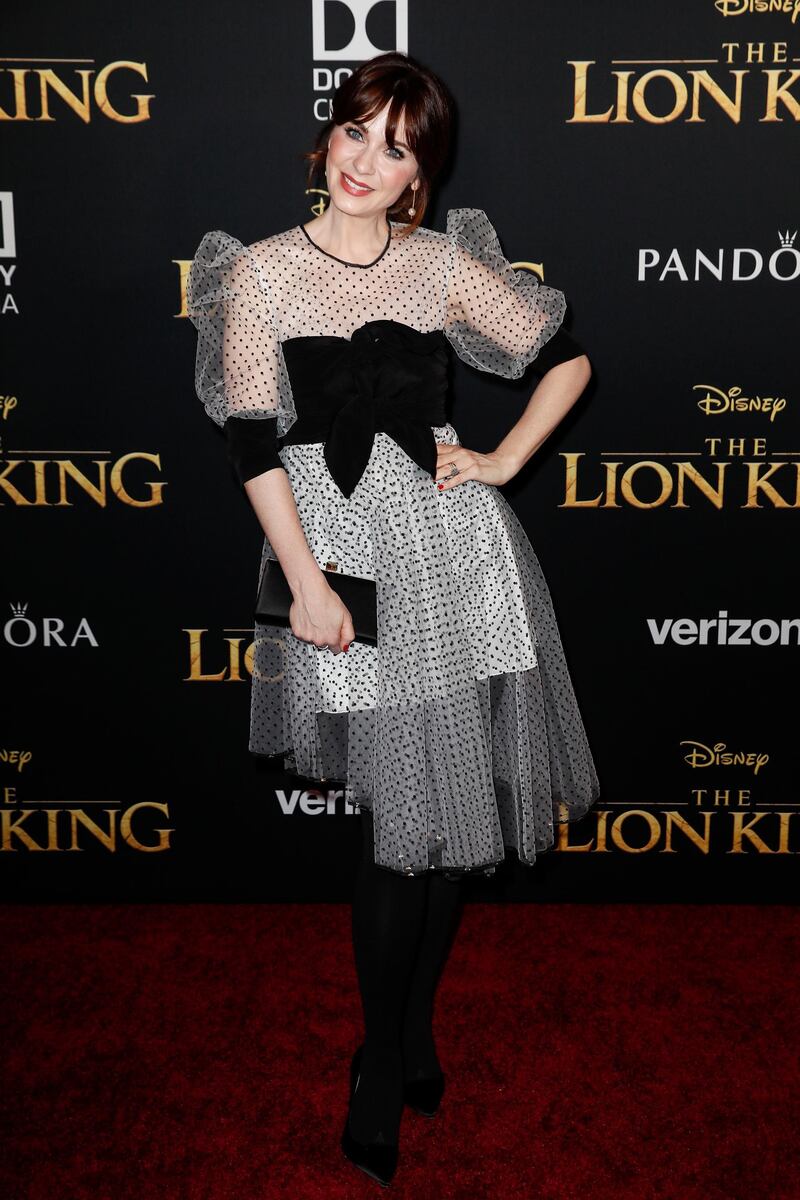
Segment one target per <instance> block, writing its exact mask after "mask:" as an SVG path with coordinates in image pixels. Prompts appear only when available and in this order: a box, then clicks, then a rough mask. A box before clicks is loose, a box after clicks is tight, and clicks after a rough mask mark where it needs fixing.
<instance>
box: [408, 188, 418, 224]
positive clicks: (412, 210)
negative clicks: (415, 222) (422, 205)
mask: <svg viewBox="0 0 800 1200" xmlns="http://www.w3.org/2000/svg"><path fill="white" fill-rule="evenodd" d="M411 190H412V191H413V192H415V191H416V190H417V185H416V184H415V183H412V185H411ZM416 211H417V210H416V208H414V206H413V205H412V207H411V208H410V209H409V210H408V215H409V216H410V217H413V215H414V213H415V212H416Z"/></svg>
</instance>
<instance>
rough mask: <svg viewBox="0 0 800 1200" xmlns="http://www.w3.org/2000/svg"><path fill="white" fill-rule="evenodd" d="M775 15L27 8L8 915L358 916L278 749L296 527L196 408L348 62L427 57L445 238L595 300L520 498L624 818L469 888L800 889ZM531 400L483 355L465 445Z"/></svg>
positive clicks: (10, 495) (518, 487)
mask: <svg viewBox="0 0 800 1200" xmlns="http://www.w3.org/2000/svg"><path fill="white" fill-rule="evenodd" d="M748 7H749V6H748V5H745V4H740V3H731V4H728V5H726V4H724V3H723V4H715V3H713V0H677V2H676V3H673V4H672V5H670V6H669V7H668V8H666V9H665V8H647V7H646V6H644V7H643V6H642V5H640V4H636V3H633V2H632V0H626V2H625V3H622V2H619V0H617V2H616V3H613V4H612V3H599V4H592V5H588V4H586V3H578V2H577V0H558V2H556V0H547V2H544V0H537V2H535V3H531V2H530V0H513V2H507V3H504V4H500V5H493V6H491V8H487V7H486V6H485V5H483V4H479V3H476V2H474V0H469V2H465V0H458V2H456V0H438V2H437V4H436V5H430V4H418V3H416V2H413V0H412V2H411V3H410V4H409V5H408V6H406V5H405V4H397V5H394V4H389V3H386V4H378V5H375V6H373V7H372V9H370V10H369V11H367V10H368V8H369V6H368V5H358V4H355V3H352V4H350V5H347V4H324V3H320V4H313V5H312V4H309V3H297V4H276V3H258V4H257V3H246V2H244V0H236V2H229V3H227V4H225V5H220V4H216V3H210V2H209V0H202V2H197V3H195V4H193V5H191V6H188V5H181V4H164V3H158V4H156V3H152V2H144V3H143V2H141V0H140V3H139V4H138V5H137V6H136V7H135V9H134V10H132V11H130V12H127V13H126V14H124V15H123V14H121V13H120V12H118V11H115V10H114V9H113V8H112V9H109V7H108V5H102V4H100V3H81V4H76V5H69V6H60V5H55V4H52V3H51V4H48V5H39V6H36V9H35V11H34V10H33V9H29V10H28V11H23V10H22V9H21V7H20V6H18V11H17V12H16V13H15V14H14V15H13V16H12V17H11V18H10V19H9V18H8V16H7V18H6V30H5V38H4V49H3V52H2V55H0V57H1V58H2V62H1V63H0V67H2V71H0V109H2V117H1V118H0V136H1V137H2V139H3V143H4V154H3V162H4V166H3V168H2V175H1V176H0V192H2V214H3V225H2V234H3V243H2V251H0V284H1V285H2V329H3V334H4V339H3V343H4V351H3V358H2V379H0V395H1V396H2V399H0V438H1V439H2V442H1V449H2V460H3V461H2V464H1V465H0V471H2V476H1V477H0V519H2V530H3V534H2V536H3V543H2V544H3V561H4V567H5V572H4V578H5V587H4V593H5V595H4V599H3V604H4V605H5V613H4V616H3V622H2V627H3V633H4V636H3V639H2V641H1V642H0V647H1V648H2V681H3V688H2V690H3V701H4V711H3V720H2V737H0V788H1V789H2V791H1V793H0V799H2V805H1V806H0V811H1V812H2V821H3V843H2V853H1V854H0V870H2V876H1V878H2V881H3V895H4V897H5V898H6V899H8V900H13V899H20V900H37V899H41V900H64V899H100V900H103V899H108V900H115V899H127V898H130V899H151V898H152V899H186V900H189V899H196V900H236V899H264V900H311V899H315V900H342V899H345V898H346V897H348V896H349V890H350V884H351V878H352V870H353V865H354V862H355V858H356V853H357V821H358V818H357V817H354V815H353V814H351V813H348V812H346V811H344V810H343V808H342V801H341V798H340V797H338V796H337V795H336V793H335V789H332V790H331V792H330V793H319V792H315V791H314V790H313V787H312V785H311V784H309V783H308V781H303V780H301V779H297V778H294V777H292V776H287V775H284V774H283V773H282V772H281V771H279V770H276V769H275V762H274V760H273V761H272V762H265V761H259V760H257V759H255V758H253V757H252V756H250V755H249V753H248V750H247V734H248V711H249V690H248V687H249V685H248V671H247V649H248V646H249V644H250V637H251V635H252V616H251V614H252V602H253V598H254V589H255V585H256V582H257V571H258V562H259V556H260V547H261V532H260V529H259V527H258V525H257V522H256V519H255V516H254V514H253V513H252V510H251V509H250V507H249V504H248V502H247V499H246V496H245V495H244V493H243V492H242V491H240V490H239V489H238V487H237V485H236V483H235V481H234V479H233V477H232V475H231V473H230V470H229V468H228V466H227V463H226V459H225V453H224V445H223V442H222V439H221V437H220V435H219V432H218V431H217V430H216V428H215V427H214V426H213V425H212V423H211V422H210V421H209V420H208V418H207V417H206V416H205V414H204V412H203V410H202V406H201V405H200V403H199V401H198V400H197V398H196V396H195V394H194V389H193V370H194V354H195V341H196V339H195V332H194V329H193V328H192V326H191V324H190V322H189V321H188V319H187V317H186V311H185V295H184V288H183V285H184V281H185V275H186V271H187V268H188V266H189V262H190V259H191V255H192V253H193V251H194V249H195V248H196V246H197V244H198V242H199V240H200V238H201V237H202V235H203V233H204V232H205V231H206V230H208V229H214V228H222V229H226V230H228V231H229V232H231V233H234V234H235V235H236V236H237V237H238V238H240V239H241V240H242V241H244V242H245V243H249V242H252V241H255V240H256V239H258V238H260V237H263V236H266V235H267V234H269V233H271V232H276V231H277V230H279V229H285V228H287V227H288V226H290V225H292V224H294V223H297V222H298V221H301V220H307V219H308V218H309V217H310V215H311V214H312V211H313V210H314V206H315V205H317V204H318V203H319V200H320V196H319V195H313V194H312V195H309V194H307V193H306V191H305V182H304V171H303V166H302V162H301V159H300V154H301V152H302V151H303V150H305V149H308V148H310V147H311V144H312V141H313V137H314V134H315V132H316V130H317V128H318V126H319V123H320V121H321V120H324V119H326V118H327V113H328V108H327V106H328V101H329V98H330V95H331V92H332V88H333V85H334V83H335V80H336V78H337V72H341V71H347V70H350V69H352V68H353V67H354V66H356V65H357V64H358V62H359V61H362V60H363V59H364V58H368V57H371V56H372V55H373V54H375V53H378V52H380V51H382V50H385V49H391V48H395V47H398V48H400V49H405V50H408V51H409V52H410V53H411V54H412V55H414V56H416V57H418V58H419V59H421V60H422V61H423V62H425V63H427V64H429V65H430V66H432V67H433V68H434V69H435V70H436V71H438V72H439V73H440V74H441V75H442V76H443V77H444V78H445V80H446V81H447V82H448V84H449V86H450V87H451V89H452V91H453V92H454V94H455V96H456V97H457V100H458V102H459V112H460V118H459V131H458V139H457V145H456V150H455V155H454V164H453V168H452V170H451V171H450V173H449V175H448V177H447V178H446V179H445V180H443V181H442V183H441V187H440V189H439V191H438V194H437V196H436V199H435V203H434V206H433V207H432V208H431V209H429V210H428V213H427V214H426V218H425V223H426V224H428V225H430V226H433V227H435V228H443V227H444V214H445V212H446V209H447V208H448V207H455V206H474V207H480V208H484V209H485V210H486V212H487V214H488V216H489V218H490V220H491V221H492V222H493V224H494V225H495V227H496V228H497V230H498V232H499V234H500V237H501V240H502V243H503V247H504V250H505V253H506V254H507V256H508V257H509V258H510V259H511V261H512V262H514V263H515V264H516V265H518V266H519V267H520V269H541V271H542V273H543V277H544V279H545V280H546V281H547V282H549V283H552V284H553V285H555V286H557V287H559V288H561V289H562V290H563V291H564V292H565V293H566V296H567V298H568V300H569V302H570V313H569V316H568V318H567V327H569V328H571V330H572V332H573V333H574V335H575V336H577V337H578V338H579V339H580V340H581V342H582V343H583V345H584V346H585V347H586V348H587V351H588V353H589V355H590V358H591V360H592V363H593V367H594V378H593V380H592V383H591V384H590V386H589V388H588V389H587V392H586V393H585V395H584V396H583V397H582V399H581V401H580V402H579V403H578V404H577V405H576V406H575V408H574V409H573V410H572V411H571V412H570V414H569V415H568V417H567V418H566V419H565V421H564V422H563V423H562V425H561V426H560V427H559V429H558V430H557V431H556V432H555V433H554V434H553V435H552V437H551V438H550V439H549V440H548V442H547V443H545V446H544V447H543V448H542V450H541V451H540V452H539V453H538V454H537V455H536V456H534V459H533V460H532V461H531V462H530V463H529V464H528V466H527V467H526V468H525V469H524V470H523V472H522V473H521V474H520V475H519V476H517V478H515V479H514V480H513V481H512V482H511V483H510V484H509V485H508V486H507V488H506V489H505V494H506V495H507V496H508V498H509V500H510V502H511V503H512V504H513V506H514V507H515V509H516V511H517V513H518V514H519V516H520V518H521V520H522V522H523V524H524V526H525V528H526V529H527V531H528V533H529V536H530V537H531V540H532V542H533V545H534V547H535V549H536V551H537V553H538V555H539V557H540V560H541V562H542V565H543V568H544V570H545V574H546V576H547V578H548V581H549V584H550V587H551V590H552V593H553V598H554V602H555V605H556V611H557V614H558V618H559V625H560V628H561V633H562V637H563V640H564V643H565V647H566V650H567V655H568V660H569V663H570V667H571V671H572V674H573V679H574V683H575V687H576V691H577V694H578V697H579V701H580V703H581V707H582V710H583V713H584V718H585V721H586V725H587V729H588V732H589V737H590V742H591V744H592V748H593V751H594V753H595V758H596V761H597V766H598V772H599V774H600V778H601V784H602V788H603V791H602V796H601V800H600V802H599V803H598V804H597V806H596V807H595V809H594V810H593V811H592V813H591V814H590V815H589V816H587V817H586V818H585V819H584V820H583V821H582V822H581V823H579V824H577V825H574V826H571V827H570V828H569V830H568V835H567V837H566V839H565V841H564V842H563V843H562V844H560V845H559V846H558V847H557V848H556V849H555V850H554V851H552V852H551V853H548V854H545V855H542V856H541V857H540V859H539V861H538V863H537V864H536V866H535V867H533V868H523V867H520V866H519V864H518V863H516V862H513V861H510V862H508V863H507V864H506V865H505V866H504V867H503V868H502V869H501V870H499V871H498V874H497V876H496V877H495V878H494V880H493V881H491V882H487V883H482V882H481V883H478V881H475V883H474V886H473V888H472V890H471V893H470V894H471V895H473V896H475V897H476V898H480V899H492V898H517V899H542V900H556V899H559V900H566V899H578V900H586V899H597V900H636V899H659V900H673V899H674V900H699V901H705V900H719V901H759V900H770V901H772V900H786V899H788V898H789V897H793V896H794V894H795V886H794V883H795V879H796V864H795V858H796V856H797V854H798V852H800V831H799V829H798V822H800V815H798V804H799V803H800V800H799V799H798V795H797V790H796V786H795V780H796V769H795V765H796V746H797V736H798V735H797V718H796V708H797V703H796V695H795V693H796V676H795V671H796V664H797V655H798V649H797V647H798V641H799V640H800V636H799V634H798V625H799V624H800V622H799V620H798V617H797V613H796V608H797V600H796V597H797V591H796V575H795V559H796V549H795V547H796V516H797V511H798V504H800V489H799V488H798V463H800V436H799V435H798V412H797V403H798V399H797V392H798V386H797V385H798V370H797V357H796V347H795V345H794V341H793V337H794V334H795V331H796V312H797V308H796V304H797V288H798V270H799V269H800V268H799V266H798V253H797V249H796V248H795V245H794V243H795V234H796V230H797V212H798V206H797V189H796V144H797V136H798V119H799V118H800V82H798V83H797V84H795V83H794V80H795V76H797V75H798V74H800V72H798V71H797V69H796V67H795V65H794V64H795V63H797V62H798V56H799V55H800V31H798V26H797V25H796V24H795V23H794V22H793V21H792V17H791V13H780V12H775V13H763V14H753V13H750V12H748V11H745V10H746V9H747V8H748ZM740 10H741V11H740ZM362 11H363V12H365V13H366V16H365V17H364V19H363V20H362V17H361V16H360V15H359V13H361V12H362ZM45 18H46V19H45ZM354 30H355V33H356V35H357V37H359V36H360V39H361V40H356V41H353V40H351V39H352V37H353V33H354ZM359 30H360V31H361V32H360V34H359ZM14 54H16V55H18V56H19V57H17V58H13V57H12V55H14ZM84 81H85V82H86V88H87V92H86V95H87V102H86V105H85V108H84V107H82V100H83V92H82V88H83V86H84ZM584 82H585V87H584ZM737 87H739V88H740V89H741V91H740V97H739V101H740V102H739V104H738V107H737V106H734V107H733V109H732V107H731V100H734V101H735V99H736V89H737ZM715 88H716V89H717V91H716V93H715V91H714V89H715ZM43 95H44V98H45V101H44V107H43V101H42V96H43ZM136 97H140V98H139V99H137V98H136ZM141 97H147V98H146V99H141ZM726 97H728V98H730V99H728V100H726V99H725V98H726ZM726 106H727V107H726ZM131 117H134V118H137V119H134V120H131V119H130V118H131ZM776 252H777V253H776ZM535 383H536V376H535V375H533V374H530V375H529V376H526V378H525V379H524V380H522V381H519V382H518V383H509V382H506V381H503V380H500V379H498V378H496V377H492V376H489V375H484V374H480V373H478V372H475V371H472V370H470V369H469V368H467V367H465V366H464V365H463V364H461V363H460V362H457V363H456V370H455V378H454V393H453V404H452V411H451V418H452V420H453V423H454V424H455V425H456V428H457V429H458V430H459V433H460V435H461V439H462V442H463V443H464V444H465V445H467V446H472V447H474V448H476V449H481V450H488V449H491V448H492V447H493V446H494V445H495V444H496V443H497V441H498V440H499V438H500V437H501V436H502V435H503V433H504V431H505V430H506V429H507V428H508V427H509V426H510V425H511V424H512V423H513V422H514V421H515V420H516V418H517V417H518V415H519V414H520V413H521V412H522V410H523V408H524V406H525V404H526V402H527V399H528V397H529V395H530V393H531V391H532V389H533V387H534V385H535ZM737 389H738V390H737ZM734 398H738V409H737V408H735V407H734V406H733V404H732V401H733V399H734ZM612 464H616V465H612ZM693 473H694V474H693ZM698 480H699V481H700V483H699V484H698V482H697V481H698ZM570 481H572V488H571V486H570ZM703 481H706V482H705V484H703ZM681 486H682V488H683V490H682V491H681ZM704 488H705V490H704ZM712 489H717V492H718V495H717V496H716V497H715V496H714V495H713V494H712ZM720 613H722V614H726V615H727V618H728V619H729V625H728V626H727V630H726V629H725V626H724V624H723V633H720V625H719V617H720ZM704 618H708V619H711V620H714V619H716V620H717V622H718V623H717V624H716V625H712V626H711V627H710V632H709V634H708V636H707V637H702V636H698V635H697V629H698V627H699V626H700V623H701V622H702V620H703V619H704ZM670 622H673V624H670ZM676 623H677V624H676ZM728 754H732V755H735V756H736V759H735V760H734V761H727V760H726V758H725V755H728Z"/></svg>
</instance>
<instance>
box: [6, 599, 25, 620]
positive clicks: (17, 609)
mask: <svg viewBox="0 0 800 1200" xmlns="http://www.w3.org/2000/svg"><path fill="white" fill-rule="evenodd" d="M9 603H10V601H9ZM27 610H28V602H27V600H26V601H25V603H24V604H20V602H19V600H18V601H17V603H16V604H12V605H11V611H12V613H13V614H14V616H15V617H24V616H25V613H26V612H27Z"/></svg>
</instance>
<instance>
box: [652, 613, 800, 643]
mask: <svg viewBox="0 0 800 1200" xmlns="http://www.w3.org/2000/svg"><path fill="white" fill-rule="evenodd" d="M647 628H648V629H649V630H650V636H651V638H652V639H653V644H654V645H655V646H663V645H665V644H666V643H667V642H674V643H675V645H676V646H797V645H800V617H782V618H781V619H779V620H773V619H772V618H771V617H759V618H757V619H756V620H753V618H752V617H729V616H728V613H727V610H726V609H721V610H720V612H719V613H718V614H717V616H716V617H701V618H700V619H699V620H695V619H694V618H693V617H663V618H656V617H648V618H647Z"/></svg>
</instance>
